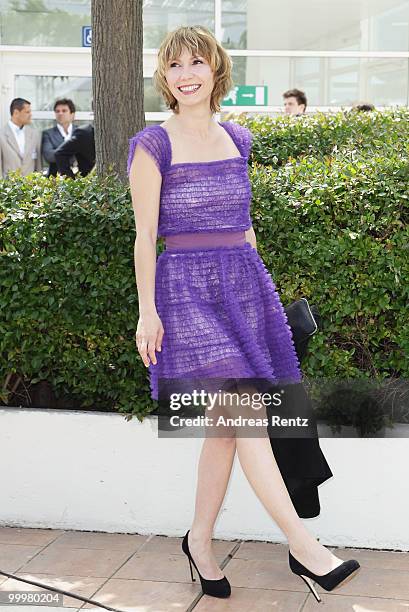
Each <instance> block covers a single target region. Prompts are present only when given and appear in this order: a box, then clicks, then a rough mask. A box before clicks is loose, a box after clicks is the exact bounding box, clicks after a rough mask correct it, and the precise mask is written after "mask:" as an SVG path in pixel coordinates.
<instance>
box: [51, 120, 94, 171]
mask: <svg viewBox="0 0 409 612" xmlns="http://www.w3.org/2000/svg"><path fill="white" fill-rule="evenodd" d="M72 155H75V157H76V158H77V162H78V173H79V174H81V175H82V176H86V175H87V174H89V173H90V172H91V170H92V168H93V167H94V165H95V138H94V126H93V125H91V124H89V125H82V126H80V127H78V128H77V129H76V130H75V132H74V133H73V135H72V136H71V138H70V139H69V140H66V141H65V142H63V143H62V144H61V145H60V146H59V147H58V149H56V151H55V161H56V164H57V170H58V172H59V173H60V174H63V175H65V176H68V177H70V178H75V176H76V175H75V174H74V173H73V171H72V169H71V167H70V158H71V156H72Z"/></svg>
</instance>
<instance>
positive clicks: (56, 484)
mask: <svg viewBox="0 0 409 612" xmlns="http://www.w3.org/2000/svg"><path fill="white" fill-rule="evenodd" d="M0 420H1V422H0V460H1V466H2V476H1V484H2V489H1V504H0V525H1V526H19V527H42V528H53V529H75V530H90V531H104V532H119V533H140V534H150V533H154V534H163V535H168V536H180V535H182V534H183V533H184V532H185V531H186V529H187V528H188V527H189V525H190V523H191V520H192V516H193V509H194V498H195V484H196V468H197V461H198V458H199V453H200V449H201V446H202V442H203V439H199V438H186V439H182V438H179V439H177V440H175V439H166V438H158V430H157V417H154V416H150V417H147V418H145V419H144V421H143V422H142V423H140V422H139V421H138V420H137V419H136V418H134V419H132V420H131V421H126V420H125V418H124V415H121V414H117V413H105V412H86V411H69V410H45V409H44V410H43V409H29V408H0ZM325 427H326V426H324V425H322V424H320V425H319V435H320V436H326V435H329V436H332V433H331V432H330V431H329V432H328V431H327V432H326V431H325ZM408 429H409V426H407V425H406V426H403V425H402V426H398V425H395V430H391V432H390V435H393V436H395V437H394V438H356V437H355V438H341V439H340V438H333V437H321V441H320V444H321V448H322V450H323V452H324V454H325V456H326V458H327V460H328V463H329V465H330V467H331V469H332V471H333V473H334V478H331V479H330V480H327V481H326V482H325V483H323V484H322V485H321V486H320V487H319V494H320V501H321V514H320V516H318V517H316V518H313V519H306V520H305V522H306V525H307V526H309V527H310V528H311V530H312V532H313V533H314V534H316V535H317V536H318V537H319V538H320V541H321V542H322V543H323V544H326V545H334V546H337V545H339V546H356V547H363V548H365V547H367V548H383V549H393V550H409V531H408V529H407V516H408V513H409V488H408V487H406V486H403V484H404V482H406V480H407V473H406V472H407V465H408V463H409V442H408V436H409V431H408ZM396 434H399V435H400V436H402V438H401V439H399V438H398V437H397V435H396ZM391 513H393V514H391ZM391 516H392V517H393V520H391ZM215 537H220V538H226V539H235V538H242V539H249V540H250V539H252V540H268V541H272V542H285V541H286V540H285V537H284V535H283V534H282V532H281V531H280V530H279V528H278V527H277V526H276V525H275V523H274V522H273V520H272V519H271V518H270V517H269V516H268V514H267V513H266V511H265V510H264V508H263V506H262V505H261V503H260V502H259V501H258V499H257V498H256V496H255V494H254V493H253V491H252V489H251V487H250V485H249V483H248V482H247V480H246V478H245V476H244V475H243V473H242V470H241V467H240V463H239V461H238V459H237V458H236V461H235V463H234V467H233V473H232V477H231V480H230V483H229V487H228V491H227V494H226V498H225V500H224V504H223V506H222V510H221V512H220V515H219V518H218V521H217V523H216V529H215Z"/></svg>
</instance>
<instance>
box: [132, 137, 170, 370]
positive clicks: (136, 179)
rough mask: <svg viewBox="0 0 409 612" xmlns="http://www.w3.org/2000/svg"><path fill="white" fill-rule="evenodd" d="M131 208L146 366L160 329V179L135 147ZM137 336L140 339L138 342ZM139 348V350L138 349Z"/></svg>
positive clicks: (157, 346)
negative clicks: (157, 286) (157, 301)
mask: <svg viewBox="0 0 409 612" xmlns="http://www.w3.org/2000/svg"><path fill="white" fill-rule="evenodd" d="M129 184H130V187H131V196H132V206H133V210H134V215H135V228H136V238H135V245H134V263H135V278H136V286H137V291H138V301H139V316H140V320H139V323H138V330H137V342H138V350H139V352H140V354H141V357H142V359H143V361H144V363H145V365H146V366H148V365H149V359H148V355H147V353H148V354H149V357H150V358H151V359H152V362H153V363H156V356H155V353H154V351H155V349H156V350H160V349H161V342H162V336H163V333H159V332H163V329H162V330H160V328H161V323H160V319H159V317H158V314H157V311H156V305H155V274H156V240H157V230H158V219H159V204H160V190H161V184H162V176H161V174H160V171H159V169H158V168H157V166H156V164H155V162H154V161H153V159H152V158H151V157H150V155H149V154H148V153H146V152H145V151H144V150H143V149H142V148H141V147H136V149H135V154H134V158H133V161H132V164H131V167H130V172H129ZM138 336H139V339H138ZM140 345H141V346H140Z"/></svg>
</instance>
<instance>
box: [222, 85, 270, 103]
mask: <svg viewBox="0 0 409 612" xmlns="http://www.w3.org/2000/svg"><path fill="white" fill-rule="evenodd" d="M222 106H267V85H237V86H236V87H234V88H233V89H231V90H230V91H229V93H228V94H227V96H226V97H225V98H223V100H222Z"/></svg>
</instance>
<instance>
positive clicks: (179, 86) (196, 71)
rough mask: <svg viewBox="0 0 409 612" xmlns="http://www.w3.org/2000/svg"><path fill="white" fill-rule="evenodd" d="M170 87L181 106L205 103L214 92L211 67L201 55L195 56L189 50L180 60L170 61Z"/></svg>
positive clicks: (184, 51) (185, 49) (168, 82)
mask: <svg viewBox="0 0 409 612" xmlns="http://www.w3.org/2000/svg"><path fill="white" fill-rule="evenodd" d="M165 76H166V81H167V84H168V87H169V89H170V91H171V92H172V94H173V95H174V97H175V98H176V100H177V101H178V103H179V105H180V104H187V105H189V106H191V105H193V104H198V103H200V102H201V103H203V101H204V100H206V99H208V100H209V103H210V96H211V93H212V91H213V86H214V81H213V72H212V69H211V66H210V65H209V63H208V62H207V60H206V59H205V58H204V57H203V56H202V55H199V54H193V55H192V53H191V52H190V51H188V49H187V48H185V47H184V48H183V52H182V54H181V56H180V57H179V58H176V59H173V60H170V61H169V63H168V69H167V71H166V75H165Z"/></svg>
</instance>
